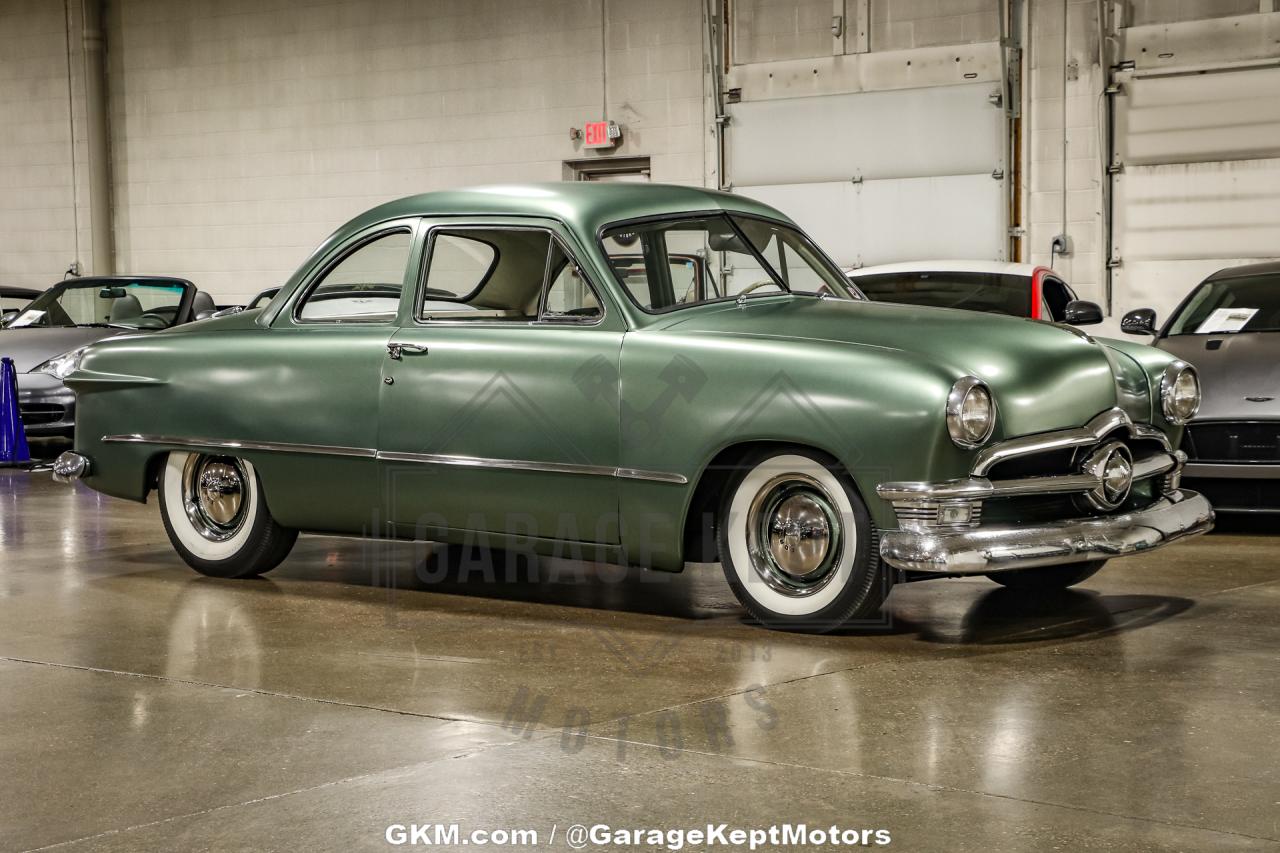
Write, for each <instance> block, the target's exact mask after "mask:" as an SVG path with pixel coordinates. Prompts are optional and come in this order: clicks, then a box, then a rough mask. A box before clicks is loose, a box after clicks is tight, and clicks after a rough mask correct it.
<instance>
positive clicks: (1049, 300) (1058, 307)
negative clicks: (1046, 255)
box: [1040, 276, 1073, 323]
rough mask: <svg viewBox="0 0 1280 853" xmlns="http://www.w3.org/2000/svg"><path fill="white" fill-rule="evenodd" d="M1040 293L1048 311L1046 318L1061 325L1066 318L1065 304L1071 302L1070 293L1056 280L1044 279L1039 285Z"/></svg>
mask: <svg viewBox="0 0 1280 853" xmlns="http://www.w3.org/2000/svg"><path fill="white" fill-rule="evenodd" d="M1040 292H1041V293H1042V294H1043V296H1044V302H1045V305H1046V306H1047V307H1048V309H1049V313H1048V316H1049V317H1050V318H1052V319H1053V321H1054V322H1055V323H1061V322H1062V319H1063V318H1064V317H1066V316H1067V303H1068V302H1070V301H1071V300H1072V298H1073V297H1072V296H1071V291H1070V290H1069V289H1068V288H1067V286H1066V285H1065V284H1063V283H1062V282H1061V281H1059V280H1058V279H1056V278H1050V277H1048V276H1046V277H1045V279H1044V281H1043V282H1041V284H1040Z"/></svg>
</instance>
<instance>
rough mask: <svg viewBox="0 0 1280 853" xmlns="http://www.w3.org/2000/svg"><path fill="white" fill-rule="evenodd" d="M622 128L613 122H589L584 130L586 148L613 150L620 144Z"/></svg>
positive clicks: (583, 138)
mask: <svg viewBox="0 0 1280 853" xmlns="http://www.w3.org/2000/svg"><path fill="white" fill-rule="evenodd" d="M621 136H622V128H620V127H618V125H617V124H616V123H615V122H611V121H589V122H587V123H586V125H585V126H584V127H583V128H582V145H583V147H584V148H612V147H613V146H615V145H617V144H618V139H619V138H620V137H621Z"/></svg>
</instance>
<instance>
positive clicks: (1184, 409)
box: [1160, 361, 1202, 426]
mask: <svg viewBox="0 0 1280 853" xmlns="http://www.w3.org/2000/svg"><path fill="white" fill-rule="evenodd" d="M1184 379H1190V381H1191V382H1193V383H1194V387H1195V397H1194V398H1188V399H1192V402H1191V404H1190V405H1184V404H1183V403H1182V402H1181V401H1180V399H1179V384H1180V383H1181V382H1182V381H1183V380H1184ZM1201 397H1202V391H1201V390H1200V374H1198V373H1196V369H1195V368H1194V367H1192V366H1191V365H1189V364H1187V363H1186V362H1185V361H1175V362H1173V363H1172V364H1170V365H1169V366H1168V367H1166V368H1165V369H1164V375H1163V376H1161V377H1160V412H1161V414H1163V415H1164V419H1165V420H1166V421H1168V422H1169V423H1171V424H1173V425H1174V426H1182V425H1183V424H1185V423H1187V421H1189V420H1191V419H1192V418H1194V417H1195V416H1196V413H1197V412H1199V411H1200V400H1201Z"/></svg>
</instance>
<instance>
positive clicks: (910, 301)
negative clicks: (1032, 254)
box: [847, 260, 1102, 326]
mask: <svg viewBox="0 0 1280 853" xmlns="http://www.w3.org/2000/svg"><path fill="white" fill-rule="evenodd" d="M847 273H848V276H849V280H850V281H852V282H853V283H854V284H856V285H857V286H858V288H859V289H860V290H861V291H862V292H863V293H865V294H866V295H867V296H868V297H869V298H870V299H871V300H872V301H875V302H898V303H902V304H904V305H928V306H933V307H935V308H960V309H963V310H966V311H986V312H988V313H991V314H1009V315H1012V316H1014V317H1030V318H1031V319H1033V320H1046V321H1048V322H1051V323H1068V324H1070V325H1072V326H1088V325H1092V324H1094V323H1101V322H1102V309H1101V308H1099V307H1098V306H1097V304H1095V303H1093V302H1085V301H1083V300H1081V299H1077V298H1076V294H1075V291H1073V290H1072V289H1071V287H1070V286H1069V285H1068V284H1067V283H1066V281H1064V280H1063V279H1062V276H1060V275H1058V273H1056V272H1054V271H1053V270H1051V269H1049V268H1048V267H1042V266H1036V265H1035V264H1011V263H1006V262H1004V261H964V260H960V261H911V262H908V263H900V264H882V265H880V266H874V267H861V268H859V269H855V270H848V271H847Z"/></svg>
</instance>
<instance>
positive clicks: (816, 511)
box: [718, 448, 892, 631]
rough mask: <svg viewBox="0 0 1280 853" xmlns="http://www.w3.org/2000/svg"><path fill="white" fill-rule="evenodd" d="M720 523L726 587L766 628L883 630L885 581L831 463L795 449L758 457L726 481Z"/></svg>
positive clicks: (869, 534)
mask: <svg viewBox="0 0 1280 853" xmlns="http://www.w3.org/2000/svg"><path fill="white" fill-rule="evenodd" d="M719 519H720V524H719V525H718V526H719V537H720V542H719V547H720V558H721V562H722V564H723V566H724V573H725V578H726V579H727V580H728V581H729V585H730V587H732V588H733V592H734V594H735V595H737V597H738V600H739V601H740V602H742V605H743V606H744V607H745V608H746V609H747V611H748V612H749V613H750V614H751V615H752V616H753V617H755V618H756V619H757V620H758V621H760V622H761V623H763V624H764V625H767V626H769V627H773V628H787V629H792V630H810V631H830V630H835V629H837V628H842V627H846V626H849V625H851V624H854V623H859V622H860V623H863V624H864V625H872V624H882V623H883V621H884V620H883V617H882V616H881V614H880V607H881V605H882V604H883V603H884V599H885V597H886V596H887V595H888V593H889V589H890V587H891V583H892V578H891V574H890V572H889V571H888V569H887V568H886V567H884V566H883V565H882V563H881V562H880V559H879V549H878V547H877V545H878V542H877V537H876V534H875V528H874V526H873V525H872V523H871V518H870V515H869V514H868V512H867V508H866V506H865V504H863V502H862V499H861V497H860V496H859V495H858V491H857V489H856V488H855V486H854V484H853V482H852V480H851V479H850V478H849V476H848V474H846V473H845V472H844V471H843V470H842V469H841V468H840V467H839V466H838V465H836V464H834V462H833V461H831V460H827V459H824V458H822V457H821V456H820V455H819V454H817V453H815V452H814V451H811V450H808V449H801V448H795V449H791V448H778V449H772V450H766V451H760V452H757V453H756V454H754V455H752V456H750V457H748V458H747V459H745V460H743V463H742V465H741V468H740V470H739V472H738V473H737V474H736V475H735V476H734V477H732V478H731V479H730V482H729V486H728V489H727V490H726V492H725V494H724V497H723V503H722V505H721V510H720V515H719Z"/></svg>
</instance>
